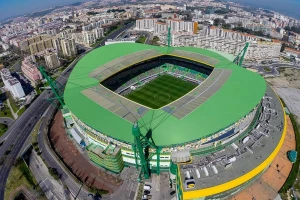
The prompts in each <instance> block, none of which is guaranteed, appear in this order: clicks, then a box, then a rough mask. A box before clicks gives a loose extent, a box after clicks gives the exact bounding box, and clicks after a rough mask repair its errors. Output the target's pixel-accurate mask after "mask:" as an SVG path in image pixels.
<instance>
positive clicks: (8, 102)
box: [7, 99, 19, 120]
mask: <svg viewBox="0 0 300 200" xmlns="http://www.w3.org/2000/svg"><path fill="white" fill-rule="evenodd" d="M7 105H8V107H9V109H10V111H11V114H12V115H13V117H14V119H15V120H16V119H17V118H18V117H19V116H18V115H17V114H16V113H15V112H14V110H13V109H12V107H11V105H10V101H9V99H7Z"/></svg>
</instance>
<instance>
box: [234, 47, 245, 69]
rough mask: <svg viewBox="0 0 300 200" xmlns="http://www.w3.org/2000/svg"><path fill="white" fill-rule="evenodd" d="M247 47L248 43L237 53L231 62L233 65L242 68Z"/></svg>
mask: <svg viewBox="0 0 300 200" xmlns="http://www.w3.org/2000/svg"><path fill="white" fill-rule="evenodd" d="M248 47H249V42H246V44H245V46H244V48H243V49H242V50H241V51H240V52H239V54H238V55H237V56H236V57H235V59H234V60H233V63H235V64H237V65H239V66H242V64H243V61H244V58H245V55H246V52H247V49H248Z"/></svg>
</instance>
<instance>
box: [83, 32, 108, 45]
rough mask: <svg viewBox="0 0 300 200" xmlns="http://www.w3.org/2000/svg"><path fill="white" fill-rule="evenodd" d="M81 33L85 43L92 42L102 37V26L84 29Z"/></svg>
mask: <svg viewBox="0 0 300 200" xmlns="http://www.w3.org/2000/svg"><path fill="white" fill-rule="evenodd" d="M82 34H83V41H84V43H86V44H94V43H95V42H96V40H97V39H100V38H101V37H103V29H102V28H96V29H93V30H92V31H84V32H82Z"/></svg>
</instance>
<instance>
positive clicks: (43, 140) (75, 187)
mask: <svg viewBox="0 0 300 200" xmlns="http://www.w3.org/2000/svg"><path fill="white" fill-rule="evenodd" d="M53 111H54V108H53V107H50V108H49V110H48V111H47V113H46V114H45V118H44V120H43V121H42V123H41V126H40V129H39V131H40V134H39V135H38V144H39V148H40V149H41V150H42V154H41V156H42V157H43V159H44V160H45V161H46V163H47V164H48V166H51V167H53V168H56V169H57V171H58V173H59V174H61V181H62V182H63V184H65V185H66V186H68V189H69V191H70V192H71V194H73V195H75V194H77V193H78V191H79V190H80V184H78V183H77V182H75V181H74V178H73V177H72V175H71V174H70V173H69V172H68V170H67V169H65V166H64V165H63V164H62V163H60V162H57V158H56V155H55V153H54V152H53V150H51V149H50V147H49V144H48V143H47V142H48V139H47V130H46V129H47V123H48V121H49V120H50V118H51V115H52V113H53ZM87 195H88V192H87V191H85V190H80V192H79V194H78V198H79V199H88V196H87Z"/></svg>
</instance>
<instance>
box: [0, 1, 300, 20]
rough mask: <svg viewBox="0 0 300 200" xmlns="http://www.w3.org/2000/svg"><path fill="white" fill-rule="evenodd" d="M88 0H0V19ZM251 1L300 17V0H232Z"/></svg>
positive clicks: (251, 2)
mask: <svg viewBox="0 0 300 200" xmlns="http://www.w3.org/2000/svg"><path fill="white" fill-rule="evenodd" d="M78 1H88V0H0V20H1V19H3V18H6V17H10V16H15V15H20V14H26V13H29V12H33V11H39V10H41V9H45V8H49V7H52V6H57V5H62V4H69V3H74V2H78ZM231 1H234V2H240V3H250V4H256V5H261V6H263V7H265V6H266V8H269V9H274V10H276V11H278V12H282V13H284V14H287V15H291V16H294V17H297V18H298V19H300V0H231Z"/></svg>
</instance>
